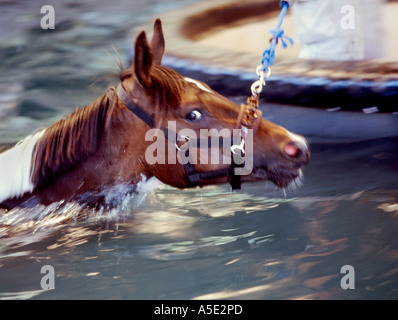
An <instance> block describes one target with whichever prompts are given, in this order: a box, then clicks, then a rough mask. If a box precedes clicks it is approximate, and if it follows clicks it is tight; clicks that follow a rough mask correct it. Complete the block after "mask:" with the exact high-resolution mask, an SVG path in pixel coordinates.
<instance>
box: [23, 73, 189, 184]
mask: <svg viewBox="0 0 398 320" xmlns="http://www.w3.org/2000/svg"><path fill="white" fill-rule="evenodd" d="M132 76H133V74H132V71H131V68H129V69H127V70H122V71H121V73H120V75H119V78H120V80H121V81H123V80H125V79H126V78H128V77H132ZM151 77H152V85H151V88H150V92H149V94H150V95H152V97H153V99H154V101H155V119H156V120H157V121H158V123H160V122H162V121H163V119H165V117H166V116H167V113H168V112H169V111H170V110H171V109H175V108H177V107H178V105H179V102H180V100H181V95H182V92H183V90H184V88H186V86H187V83H186V81H184V79H183V77H182V76H181V75H180V74H179V73H177V72H176V71H174V70H172V69H170V68H167V67H163V66H153V68H152V73H151ZM117 101H118V98H117V95H116V92H115V88H114V87H112V88H109V89H108V90H107V91H106V92H105V94H104V95H102V96H101V97H100V98H98V99H97V100H95V101H94V102H92V103H91V104H90V105H88V106H86V107H84V108H82V109H80V108H76V110H75V111H74V112H73V113H71V114H69V115H68V116H67V117H66V118H64V119H62V120H60V121H58V122H56V123H55V124H53V125H52V126H50V127H49V128H47V129H46V130H45V132H44V134H43V136H42V137H41V138H40V140H38V142H37V144H36V146H35V149H34V151H33V155H34V156H33V163H32V174H31V178H32V182H33V183H34V184H35V185H38V184H42V183H44V182H46V181H48V180H49V179H51V178H52V177H55V175H56V174H58V173H60V172H64V171H66V170H68V169H69V168H71V167H73V166H74V165H76V164H77V163H79V162H81V161H83V160H84V159H86V158H87V157H88V156H89V155H91V154H92V153H93V152H94V151H95V150H97V147H98V143H99V141H100V140H101V136H102V133H103V132H104V131H105V130H106V129H107V128H108V127H109V123H110V119H111V117H112V114H113V113H114V109H115V106H116V105H117V104H118V103H117ZM126 110H127V109H126Z"/></svg>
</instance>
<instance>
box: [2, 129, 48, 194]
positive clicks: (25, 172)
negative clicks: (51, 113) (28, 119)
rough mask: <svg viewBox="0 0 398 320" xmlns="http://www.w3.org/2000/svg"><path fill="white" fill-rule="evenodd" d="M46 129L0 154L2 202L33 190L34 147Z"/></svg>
mask: <svg viewBox="0 0 398 320" xmlns="http://www.w3.org/2000/svg"><path fill="white" fill-rule="evenodd" d="M44 132H45V130H41V131H38V132H36V133H34V134H32V135H30V136H27V137H26V138H25V139H23V140H21V141H20V142H18V143H17V144H16V145H15V146H14V147H13V148H11V149H9V150H7V151H5V152H3V153H1V154H0V202H2V201H4V200H7V199H10V198H13V197H19V196H22V195H23V194H24V193H25V192H32V191H33V188H34V187H35V186H34V185H33V183H32V179H31V171H32V168H33V165H32V160H33V158H34V155H33V149H34V147H35V145H36V143H37V141H38V140H39V139H40V138H41V136H42V135H43V134H44Z"/></svg>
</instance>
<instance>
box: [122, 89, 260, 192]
mask: <svg viewBox="0 0 398 320" xmlns="http://www.w3.org/2000/svg"><path fill="white" fill-rule="evenodd" d="M116 94H117V96H118V97H119V99H120V101H122V103H123V104H124V105H125V106H126V107H127V108H128V109H129V110H130V111H131V112H132V113H134V114H135V115H136V116H137V117H138V118H139V119H141V120H142V121H143V122H145V123H146V124H147V125H148V126H149V127H151V128H158V129H160V130H162V131H163V133H164V134H165V137H166V138H167V139H169V140H170V137H169V135H170V134H172V135H173V136H174V137H178V134H177V133H175V132H173V131H172V130H170V129H169V128H166V127H164V126H160V127H156V122H155V119H154V118H153V117H152V116H151V115H150V114H148V113H147V112H146V111H145V110H144V109H142V108H141V107H140V106H139V105H137V104H136V103H135V102H134V101H133V100H132V99H131V97H130V96H129V95H128V94H127V92H126V91H125V89H124V88H123V85H122V84H121V83H119V85H118V86H117V88H116ZM254 113H255V112H254ZM251 117H252V118H253V119H252V120H254V119H256V118H257V115H253V114H252V115H251ZM260 118H261V116H260ZM247 119H248V118H247V105H246V106H245V105H242V106H241V112H240V114H239V117H238V123H241V122H242V140H241V141H242V142H241V144H240V145H232V146H231V164H232V165H231V167H230V168H224V169H219V170H214V171H208V172H198V171H196V168H195V165H194V164H193V163H192V162H191V161H188V162H187V163H186V164H184V170H185V175H186V178H187V181H188V186H189V187H196V186H199V185H200V183H201V182H202V181H204V180H212V179H217V178H222V177H229V183H230V185H231V187H232V189H233V190H235V189H240V188H241V184H242V183H241V179H240V175H236V174H235V168H239V167H243V165H244V163H241V164H237V163H236V162H235V161H234V155H236V153H237V151H236V150H240V151H241V153H242V154H244V143H245V137H246V133H247V131H246V130H247V127H246V126H245V125H244V120H247ZM245 128H246V130H245ZM185 138H186V140H187V141H188V142H189V138H188V137H185ZM175 141H176V140H175ZM221 141H222V140H221ZM231 141H232V139H231ZM175 146H176V149H177V150H178V151H184V150H182V149H180V148H179V147H178V146H177V144H175Z"/></svg>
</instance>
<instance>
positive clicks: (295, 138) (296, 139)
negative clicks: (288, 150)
mask: <svg viewBox="0 0 398 320" xmlns="http://www.w3.org/2000/svg"><path fill="white" fill-rule="evenodd" d="M287 133H288V135H289V137H290V139H292V140H293V141H294V142H298V143H302V144H303V145H305V146H308V144H307V141H306V140H305V139H304V138H303V137H302V136H299V135H298V134H295V133H292V132H290V131H288V130H287Z"/></svg>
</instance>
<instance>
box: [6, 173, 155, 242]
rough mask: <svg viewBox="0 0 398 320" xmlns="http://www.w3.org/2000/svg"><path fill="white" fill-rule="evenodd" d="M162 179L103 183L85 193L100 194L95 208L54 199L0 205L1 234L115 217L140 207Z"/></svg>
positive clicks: (34, 230)
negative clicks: (95, 190) (47, 202)
mask: <svg viewBox="0 0 398 320" xmlns="http://www.w3.org/2000/svg"><path fill="white" fill-rule="evenodd" d="M160 185H161V182H160V181H159V180H157V179H156V178H150V179H147V178H146V177H145V176H143V178H142V181H140V182H139V183H138V184H137V185H136V186H134V187H132V185H131V184H129V183H120V184H117V185H113V186H109V187H105V188H104V189H103V190H102V191H101V192H100V193H95V194H94V193H86V194H85V195H84V199H87V201H89V199H90V198H98V196H100V197H103V199H104V204H103V205H101V206H100V207H97V208H92V207H89V206H87V205H86V204H85V202H84V201H83V202H81V201H79V202H77V201H71V202H65V201H63V200H62V201H59V202H54V203H52V204H50V205H47V206H45V205H37V206H35V207H33V208H14V209H12V210H8V211H6V210H1V209H0V238H8V237H11V236H13V235H16V234H20V233H27V232H29V233H30V234H32V233H37V232H41V231H45V230H47V229H50V230H51V229H54V228H56V227H57V226H61V225H64V224H67V223H75V222H82V221H88V222H99V221H111V220H112V221H118V220H120V219H124V218H126V217H128V216H131V214H132V213H133V212H134V210H137V209H138V208H139V207H141V206H142V205H143V204H144V202H145V199H146V197H147V194H148V193H150V192H152V191H153V190H154V189H156V188H158V187H159V186H160Z"/></svg>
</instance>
